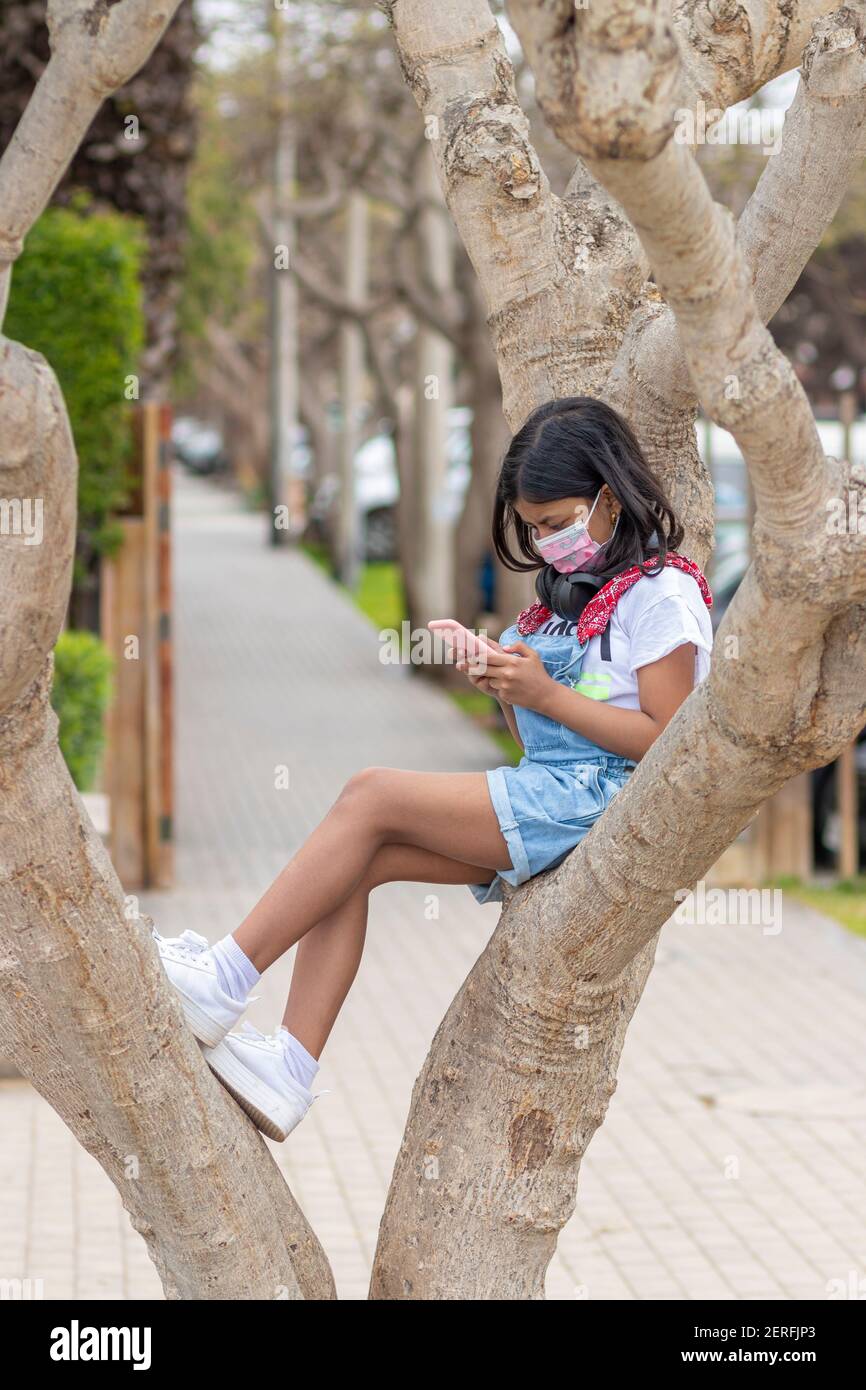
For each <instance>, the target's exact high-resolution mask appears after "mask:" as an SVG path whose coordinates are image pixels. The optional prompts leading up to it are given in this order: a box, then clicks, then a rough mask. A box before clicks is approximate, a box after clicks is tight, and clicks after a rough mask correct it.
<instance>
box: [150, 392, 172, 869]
mask: <svg viewBox="0 0 866 1390" xmlns="http://www.w3.org/2000/svg"><path fill="white" fill-rule="evenodd" d="M171 418H172V416H171V407H170V406H167V405H165V406H163V407H162V409H161V412H160V431H159V434H160V438H159V475H158V487H157V506H158V527H157V530H158V543H157V544H158V553H157V590H158V592H157V599H158V619H157V621H158V643H159V714H160V730H159V732H160V739H159V750H160V788H159V793H160V794H159V804H158V808H157V813H158V816H159V856H158V859H157V862H156V865H155V868H154V880H155V883H156V885H157V887H159V888H170V887H171V885H172V883H173V881H174V658H173V646H172V637H173V634H172V623H171V615H172V570H171Z"/></svg>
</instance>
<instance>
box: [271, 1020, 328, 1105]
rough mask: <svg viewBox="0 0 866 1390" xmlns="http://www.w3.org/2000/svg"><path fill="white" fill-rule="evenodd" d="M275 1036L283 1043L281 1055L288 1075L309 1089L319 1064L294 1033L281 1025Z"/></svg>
mask: <svg viewBox="0 0 866 1390" xmlns="http://www.w3.org/2000/svg"><path fill="white" fill-rule="evenodd" d="M277 1036H278V1037H279V1039H280V1042H281V1043H282V1045H283V1057H284V1058H285V1062H286V1066H287V1067H288V1069H289V1075H290V1076H293V1077H294V1079H295V1081H297V1082H299V1083H300V1085H301V1086H303V1087H304V1089H305V1090H306V1091H309V1089H310V1087H311V1086H312V1084H313V1077H314V1076H315V1075H316V1072H317V1071H318V1070H319V1064H318V1062H317V1061H316V1059H315V1057H311V1056H310V1054H309V1052H308V1051H307V1049H306V1048H305V1047H304V1045H303V1043H299V1042H298V1040H297V1038H296V1037H295V1035H294V1033H290V1032H289V1030H288V1028H283V1027H281V1028H280V1030H279V1033H278V1034H277Z"/></svg>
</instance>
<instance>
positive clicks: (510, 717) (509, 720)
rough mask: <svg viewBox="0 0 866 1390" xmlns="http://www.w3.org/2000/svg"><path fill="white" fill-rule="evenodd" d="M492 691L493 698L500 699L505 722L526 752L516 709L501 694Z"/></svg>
mask: <svg viewBox="0 0 866 1390" xmlns="http://www.w3.org/2000/svg"><path fill="white" fill-rule="evenodd" d="M490 693H491V695H493V698H494V699H495V700H499V708H500V709H501V710H502V713H503V714H504V715H505V722H506V724H507V725H508V727H509V729H510V730H511V737H512V738H513V739H514V742H515V743H516V744H517V746H518V748H519V749H520V751H521V753H522V752H524V748H523V740H522V739H521V737H520V734H519V733H518V732H517V720H516V719H515V718H514V710H513V709H512V708H511V706H510V705H509V703H508V701H507V700H500V699H499V696H498V695H496V694H495V693H494V692H493V691H492V690H491V692H490Z"/></svg>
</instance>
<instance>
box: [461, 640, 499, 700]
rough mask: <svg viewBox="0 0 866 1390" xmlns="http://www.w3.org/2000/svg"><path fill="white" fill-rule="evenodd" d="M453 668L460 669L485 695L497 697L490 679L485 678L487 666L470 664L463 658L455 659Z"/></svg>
mask: <svg viewBox="0 0 866 1390" xmlns="http://www.w3.org/2000/svg"><path fill="white" fill-rule="evenodd" d="M500 650H501V648H500ZM454 669H455V671H462V672H463V673H464V675H465V676H467V677H468V679H469V683H470V684H471V685H474V686H475V689H476V690H481V691H483V692H484V694H485V695H492V696H493V698H494V700H495V699H497V695H496V691H495V690H491V688H490V681H489V680H488V679H487V672H488V669H489V668H488V667H486V666H484V667H483V668H482V667H478V666H472V665H471V663H470V662H469V661H468V660H463V661H455V663H454Z"/></svg>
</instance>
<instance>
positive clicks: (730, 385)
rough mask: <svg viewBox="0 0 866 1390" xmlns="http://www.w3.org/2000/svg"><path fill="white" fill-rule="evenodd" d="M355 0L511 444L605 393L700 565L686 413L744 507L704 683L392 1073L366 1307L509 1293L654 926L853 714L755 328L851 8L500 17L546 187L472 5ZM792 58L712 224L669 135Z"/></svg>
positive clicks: (864, 599) (797, 446) (826, 204)
mask: <svg viewBox="0 0 866 1390" xmlns="http://www.w3.org/2000/svg"><path fill="white" fill-rule="evenodd" d="M382 8H383V9H385V10H386V12H387V14H388V15H389V17H390V20H391V23H392V24H393V27H394V33H395V37H396V40H397V44H398V46H399V50H400V56H401V61H402V64H403V69H404V72H405V74H406V78H407V81H408V83H409V85H410V87H411V89H412V91H413V93H414V95H415V98H416V101H417V102H418V105H419V107H420V109H421V111H422V114H423V116H424V119H425V125H426V126H427V128H428V129H430V128H431V127H432V129H433V131H434V138H433V141H432V144H433V149H434V153H435V156H436V160H437V164H438V168H439V173H440V179H441V181H442V186H443V189H444V192H445V196H446V199H447V201H448V205H449V207H450V208H451V211H452V215H453V217H454V220H455V223H456V224H457V227H458V230H459V231H460V234H461V236H462V237H463V241H464V244H465V245H466V248H467V251H468V252H469V255H470V257H471V259H472V262H473V265H474V266H475V269H476V272H477V274H478V277H479V280H480V282H481V285H482V287H483V290H484V293H485V296H486V299H487V305H488V313H489V320H488V321H489V323H490V326H491V331H492V333H493V337H494V343H495V346H496V351H497V356H498V360H499V370H500V376H501V379H502V385H503V395H504V409H505V413H506V416H507V418H508V421H509V424H510V425H511V426H512V428H517V427H518V426H519V425H520V424H521V423H522V421H523V420H524V419H525V418H526V416H527V415H528V414H529V412H530V411H531V410H532V409H533V408H534V407H536V406H538V405H539V404H540V403H541V402H542V401H544V400H545V399H548V398H549V397H550V396H560V395H570V394H577V393H580V392H586V393H589V394H593V395H600V396H602V397H604V399H606V400H607V401H609V402H610V403H611V404H613V405H615V406H616V407H618V408H619V409H620V410H622V411H623V412H624V413H625V414H626V416H627V417H628V418H629V420H630V421H631V422H632V423H633V425H634V427H635V428H636V430H637V432H638V435H639V437H640V439H641V443H642V444H643V446H644V448H645V450H646V452H647V455H648V457H649V459H650V461H651V462H652V464H653V465H654V466H655V468H656V470H657V472H658V473H659V474H660V476H661V477H662V479H663V480H664V483H665V485H666V487H667V489H668V492H669V493H670V494H671V496H672V500H673V502H674V505H675V507H676V509H677V511H678V512H679V513H680V515H681V516H682V517H683V519H684V521H685V524H686V530H687V540H686V543H685V545H684V547H683V549H684V550H685V552H686V553H687V554H689V555H691V556H692V558H694V559H696V560H697V561H698V563H700V564H703V563H705V561H706V559H707V556H708V554H709V550H710V544H711V534H712V490H711V486H710V479H709V477H708V475H707V472H706V470H705V468H704V467H703V465H702V464H701V462H700V459H699V457H698V453H697V448H696V444H695V436H694V417H695V409H696V405H697V402H698V401H700V403H701V405H702V406H703V408H704V410H705V411H706V413H707V414H708V415H709V416H710V417H711V418H712V419H714V420H716V421H717V422H718V423H719V424H721V425H723V426H724V427H726V428H727V429H729V430H731V432H732V433H733V435H734V437H735V438H736V440H737V443H738V445H739V447H740V449H741V450H742V453H743V455H744V457H745V460H746V463H747V466H748V469H749V474H750V477H751V481H752V485H753V488H754V492H755V499H756V517H755V523H754V537H753V539H754V555H755V560H754V562H753V564H752V565H751V567H750V569H749V571H748V573H747V575H746V577H745V580H744V582H743V584H742V586H741V588H740V590H739V592H738V594H737V596H736V598H735V600H734V602H733V603H732V605H731V607H730V610H729V611H728V613H727V614H726V616H725V619H724V621H723V624H722V627H721V629H720V631H719V634H718V637H717V641H716V649H715V652H714V655H713V663H712V670H711V673H710V675H709V677H708V679H707V680H706V681H705V682H703V683H702V684H701V685H700V686H699V687H698V688H697V689H696V690H695V691H694V692H693V693H692V695H691V696H690V697H689V698H688V699H687V700H686V701H685V703H684V704H683V706H682V707H681V708H680V710H679V711H678V713H677V715H676V716H675V718H674V719H673V720H672V721H671V723H670V724H669V725H668V727H667V728H666V729H665V731H664V733H663V734H662V735H661V737H660V738H659V739H658V740H657V741H656V743H655V744H654V745H653V747H652V748H651V749H650V751H649V753H648V754H647V755H646V756H645V757H644V759H643V760H642V762H641V763H640V765H639V767H638V769H637V771H636V772H635V773H634V775H633V777H632V778H631V779H630V781H629V783H628V785H627V786H626V787H625V788H624V790H623V791H622V793H621V794H620V795H619V796H618V797H616V799H615V800H614V802H613V803H612V804H611V806H610V807H609V808H608V810H607V812H606V814H605V815H604V816H603V817H602V818H601V820H600V821H599V822H598V823H597V824H596V826H595V827H594V828H593V830H592V832H591V833H590V834H589V835H588V836H587V837H586V839H585V840H584V841H583V842H582V843H581V845H580V846H579V847H578V848H577V849H576V850H575V851H574V852H573V853H572V854H571V855H570V856H569V858H568V859H566V860H565V862H564V863H563V864H562V866H561V867H560V868H558V869H556V870H554V871H552V872H550V873H548V874H545V875H543V876H541V877H540V878H538V879H536V880H533V881H532V882H531V883H530V884H529V885H527V886H525V887H524V888H523V889H522V890H521V891H520V892H519V893H517V894H516V895H513V896H512V897H511V898H510V901H509V903H508V905H507V907H506V909H505V910H504V911H503V914H502V917H501V919H500V922H499V925H498V927H497V929H496V931H495V932H494V934H493V937H492V938H491V940H490V943H489V944H488V946H487V948H486V949H485V951H484V952H483V953H482V955H481V957H480V958H479V960H478V962H477V963H476V965H475V967H474V968H473V970H472V972H471V974H470V975H469V977H468V979H467V980H466V982H465V984H464V985H463V987H462V989H461V990H460V992H459V993H458V995H457V997H456V999H455V1001H454V1003H453V1004H452V1006H451V1008H450V1009H449V1011H448V1014H447V1015H446V1017H445V1019H444V1020H443V1022H442V1024H441V1026H440V1028H439V1031H438V1033H437V1035H436V1038H435V1039H434V1042H433V1046H432V1048H431V1051H430V1055H429V1057H428V1059H427V1062H426V1064H425V1066H424V1069H423V1071H422V1073H421V1075H420V1077H419V1078H418V1081H417V1082H416V1085H415V1090H414V1093H413V1098H412V1107H411V1111H410V1115H409V1119H408V1122H407V1126H406V1134H405V1138H404V1142H403V1145H402V1147H401V1150H400V1155H399V1158H398V1161H397V1166H396V1169H395V1173H394V1177H393V1181H392V1185H391V1190H390V1193H389V1197H388V1204H387V1207H386V1211H385V1215H384V1218H383V1222H382V1227H381V1231H380V1239H379V1246H378V1250H377V1255H376V1263H375V1268H374V1274H373V1294H374V1296H375V1297H380V1298H382V1297H385V1298H422V1299H434V1298H471V1297H485V1298H491V1297H493V1298H495V1297H500V1298H538V1297H540V1296H542V1293H543V1279H544V1272H545V1269H546V1267H547V1264H548V1262H549V1260H550V1257H551V1255H552V1253H553V1249H554V1246H555V1242H556V1236H557V1233H558V1231H559V1230H560V1229H561V1227H562V1225H563V1223H564V1222H565V1221H566V1220H567V1219H568V1216H569V1215H570V1214H571V1211H572V1210H573V1207H574V1203H575V1197H576V1187H577V1178H578V1171H579V1167H580V1160H581V1157H582V1155H583V1153H584V1152H585V1150H586V1146H587V1144H588V1143H589V1141H590V1139H591V1137H592V1134H593V1133H594V1131H595V1129H596V1128H597V1127H598V1125H599V1124H600V1123H601V1121H602V1119H603V1117H604V1113H605V1109H606V1106H607V1103H608V1101H609V1098H610V1096H611V1094H612V1092H613V1090H614V1088H615V1085H616V1071H617V1065H618V1061H619V1057H620V1052H621V1049H622V1045H623V1041H624V1038H625V1032H626V1029H627V1026H628V1023H629V1020H630V1018H631V1016H632V1014H633V1012H634V1009H635V1006H636V1005H637V1002H638V1000H639V999H640V996H641V993H642V990H643V987H644V985H645V983H646V979H647V976H648V974H649V971H650V969H651V967H652V962H653V956H654V952H655V946H656V941H657V939H658V933H659V929H660V928H661V926H662V925H663V923H664V922H665V921H666V920H667V918H668V917H669V916H670V915H671V913H672V911H673V910H674V907H675V905H676V902H677V900H678V897H679V895H680V894H681V893H682V892H683V891H685V890H688V889H690V888H692V887H693V886H694V885H695V883H696V881H698V880H699V879H700V878H701V876H702V875H703V874H704V873H705V872H706V871H707V870H708V869H709V868H710V867H711V866H712V864H713V863H714V862H715V860H716V859H717V858H718V856H719V854H720V853H721V852H722V850H723V849H725V848H726V846H727V845H729V844H730V843H731V841H732V840H733V839H734V838H735V836H736V835H737V834H738V833H739V832H740V831H741V830H743V828H744V827H745V826H746V825H747V824H748V823H749V822H750V821H751V820H752V819H753V817H754V816H755V815H756V814H757V811H758V809H759V807H760V805H761V803H762V802H763V801H764V800H765V799H766V798H767V797H769V796H771V795H772V794H773V793H774V792H775V791H777V790H778V788H779V787H781V786H782V785H783V784H784V783H785V782H786V781H787V780H788V779H789V778H790V777H793V776H795V775H796V774H797V773H799V772H801V771H803V770H805V769H807V768H812V767H816V766H820V765H822V764H823V763H826V762H828V761H829V760H830V759H831V758H833V757H834V756H835V755H836V754H837V753H838V752H839V751H840V750H841V749H842V748H843V747H844V746H845V745H846V744H847V743H848V742H849V741H850V740H851V738H852V736H853V735H854V733H855V732H856V731H857V730H858V729H859V728H860V726H861V725H862V723H863V718H864V711H866V705H864V691H866V682H864V674H866V671H864V668H866V627H864V621H863V620H864V616H866V538H864V532H863V531H862V530H858V529H857V528H856V524H855V529H854V531H853V532H852V531H851V530H850V529H848V528H847V527H846V528H845V529H842V527H841V526H836V527H834V526H833V524H832V519H833V517H834V515H835V514H837V512H838V508H839V506H840V505H841V504H842V503H843V502H845V503H847V504H848V505H850V504H851V499H852V497H853V499H854V502H855V504H856V505H857V506H858V507H859V508H860V509H861V510H862V509H863V507H864V505H866V501H864V499H866V476H864V472H863V470H862V469H857V468H856V467H853V468H852V467H851V466H850V465H849V464H848V463H847V462H844V461H842V462H840V461H837V460H833V459H827V458H825V457H824V454H823V451H822V449H821V445H820V442H819V439H818V434H817V430H816V427H815V422H814V419H813V416H812V412H811V410H810V408H809V405H808V402H807V400H806V397H805V395H804V392H803V390H802V387H801V386H800V384H799V382H798V381H797V378H796V376H795V374H794V372H793V370H792V368H791V367H790V365H789V363H788V362H787V360H786V358H785V357H784V356H783V354H782V353H781V352H780V351H779V350H778V349H777V348H776V346H775V344H774V342H773V340H772V338H771V336H770V334H769V333H768V331H767V329H766V328H765V326H764V325H765V323H766V321H767V320H768V319H769V318H770V317H771V316H772V314H773V313H774V312H775V310H776V309H777V308H778V306H779V304H780V303H781V302H782V301H783V300H784V298H785V296H786V295H787V293H788V292H789V290H790V289H791V287H792V285H793V284H794V282H795V281H796V278H797V276H798V275H799V273H800V271H801V270H802V267H803V265H804V264H805V262H806V261H807V260H808V258H809V256H810V255H811V253H812V251H813V250H814V247H815V245H816V244H817V242H818V240H819V238H820V236H821V234H822V231H823V229H824V227H825V226H826V224H827V223H828V222H829V220H830V219H831V218H832V217H833V215H834V213H835V211H836V208H837V207H838V205H839V202H840V200H841V198H842V195H843V193H844V191H845V188H846V185H847V183H848V181H849V179H850V177H851V175H852V173H853V172H854V170H855V169H856V168H857V167H858V165H859V163H860V161H861V159H862V157H863V153H864V149H866V141H864V135H866V126H864V118H866V92H864V82H866V66H864V54H863V49H864V11H863V8H862V7H861V6H854V7H848V8H844V9H841V10H839V11H838V12H837V13H835V14H832V15H827V16H826V17H821V16H822V14H823V11H825V10H827V9H829V6H828V5H823V4H821V3H820V0H816V2H815V3H803V4H800V5H798V6H796V7H794V9H793V10H791V8H790V7H789V6H787V5H786V6H781V5H776V4H773V3H771V4H767V5H763V4H762V5H758V4H756V3H755V4H751V3H748V0H747V3H746V4H744V5H741V6H739V7H738V11H737V21H738V22H737V26H736V27H735V28H731V27H730V25H729V24H728V16H727V11H723V12H722V11H720V12H715V11H709V10H707V9H706V8H705V7H703V6H701V5H697V4H694V3H692V0H686V3H681V4H675V5H674V6H673V7H672V8H671V10H670V11H668V8H667V7H666V6H664V5H663V4H659V3H657V0H594V3H593V4H592V5H591V6H590V7H589V8H587V9H582V8H577V9H575V6H574V4H573V0H511V3H510V4H509V6H508V12H509V17H510V18H511V20H512V23H513V24H514V27H515V29H516V30H517V32H518V34H519V37H520V40H521V44H522V47H523V51H524V54H525V56H526V57H527V59H528V61H529V63H530V65H531V67H532V68H533V71H534V73H535V78H536V89H537V96H538V100H539V103H540V105H541V107H542V109H543V111H544V113H545V117H546V119H547V121H548V122H549V124H550V126H551V128H552V129H553V131H554V133H555V134H556V136H557V137H558V138H559V140H560V141H562V142H563V143H564V144H565V145H567V146H568V148H569V149H570V150H572V151H573V153H574V154H575V155H576V156H577V157H578V159H577V164H576V166H575V170H574V173H573V175H572V178H571V181H570V183H569V186H568V189H567V190H566V194H565V196H564V197H563V198H562V199H559V198H557V197H555V196H554V195H553V194H552V193H551V191H550V189H549V186H548V183H547V180H546V178H545V174H544V171H543V169H542V168H541V165H540V163H539V160H538V158H537V156H536V154H535V151H534V149H533V148H532V146H531V144H530V142H529V138H528V131H527V123H526V120H525V118H524V115H523V112H522V111H521V109H520V107H519V105H518V103H517V99H516V94H515V90H514V84H513V80H512V74H511V70H510V65H509V62H508V58H507V55H506V52H505V47H504V44H503V41H502V36H501V34H500V31H499V29H498V26H497V25H496V23H495V22H494V20H493V17H492V15H491V12H490V8H489V6H488V4H487V3H486V0H443V3H441V4H438V5H436V6H435V7H431V6H429V5H427V4H425V3H424V0H393V3H388V4H385V5H383V6H382ZM716 13H718V16H719V17H718V18H716V17H715V15H716ZM813 21H817V22H816V23H815V29H814V35H812V36H810V31H811V26H812V22H813ZM804 48H805V53H804V57H803V67H802V75H801V81H800V88H799V91H798V94H797V98H796V100H795V102H794V105H793V107H792V109H791V111H790V113H789V116H788V120H787V122H786V126H785V131H784V138H783V142H782V147H781V150H780V151H779V152H778V153H777V154H775V155H774V156H773V158H772V159H771V160H770V161H769V162H768V163H767V166H766V168H765V170H764V172H763V174H762V176H761V178H760V180H759V182H758V185H757V187H756V189H755V191H754V193H753V195H752V198H751V199H750V200H749V203H748V204H747V206H746V208H745V210H744V211H743V213H742V215H741V217H740V219H739V222H738V223H737V224H736V225H735V224H734V222H733V219H732V218H731V216H730V214H729V213H728V212H727V211H726V210H725V209H724V208H722V207H720V206H719V205H717V204H715V203H714V202H713V201H712V199H711V197H710V195H709V193H708V190H707V186H706V183H705V180H704V178H703V176H702V174H701V172H700V170H699V168H698V165H697V163H696V161H695V158H694V155H693V152H692V150H691V149H690V148H689V146H688V144H687V143H686V142H683V141H680V140H679V139H677V138H676V135H677V125H678V115H679V113H681V112H683V111H689V110H690V109H693V108H694V107H695V104H696V103H697V102H704V103H705V104H706V105H707V106H709V107H714V108H717V107H718V108H723V109H724V108H725V107H727V106H728V105H729V104H731V103H732V102H734V101H738V100H742V99H743V98H745V97H748V96H750V95H751V94H752V93H753V92H754V91H756V90H757V88H758V87H760V86H761V85H762V84H763V83H765V82H766V81H768V80H769V79H770V78H772V77H773V76H775V75H776V74H777V73H779V72H782V71H785V70H786V69H788V68H790V67H792V66H793V65H794V64H795V63H797V62H798V61H799V57H800V54H801V52H802V51H803V49H804ZM443 54H447V55H448V58H447V61H443V57H442V55H443ZM650 267H652V276H653V278H649V277H648V271H649V268H650ZM859 515H860V512H859V511H855V516H859ZM425 1179H426V1180H425Z"/></svg>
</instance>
